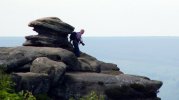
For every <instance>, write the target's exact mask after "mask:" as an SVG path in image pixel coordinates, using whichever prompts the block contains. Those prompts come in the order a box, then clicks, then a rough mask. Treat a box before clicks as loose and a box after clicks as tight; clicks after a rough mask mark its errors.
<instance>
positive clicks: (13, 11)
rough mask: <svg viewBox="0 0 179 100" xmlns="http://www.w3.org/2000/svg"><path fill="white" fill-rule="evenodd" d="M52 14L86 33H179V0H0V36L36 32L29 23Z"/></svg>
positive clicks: (141, 34) (154, 34)
mask: <svg viewBox="0 0 179 100" xmlns="http://www.w3.org/2000/svg"><path fill="white" fill-rule="evenodd" d="M49 16H56V17H59V18H60V19H61V20H63V21H64V22H67V23H69V24H70V25H72V26H74V27H75V28H76V29H75V30H76V31H79V30H80V29H81V28H84V29H85V30H86V32H85V36H179V0H0V27H1V28H0V36H27V35H33V34H36V33H35V32H33V31H32V28H30V27H28V26H27V25H28V23H29V22H30V21H32V20H35V19H38V18H41V17H49Z"/></svg>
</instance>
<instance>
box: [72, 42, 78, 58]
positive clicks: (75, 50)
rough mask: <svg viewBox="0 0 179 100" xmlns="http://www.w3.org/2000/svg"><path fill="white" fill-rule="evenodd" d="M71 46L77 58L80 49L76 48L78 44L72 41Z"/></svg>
mask: <svg viewBox="0 0 179 100" xmlns="http://www.w3.org/2000/svg"><path fill="white" fill-rule="evenodd" d="M73 46H74V53H75V55H76V56H77V57H79V56H80V49H79V46H78V42H77V41H73Z"/></svg>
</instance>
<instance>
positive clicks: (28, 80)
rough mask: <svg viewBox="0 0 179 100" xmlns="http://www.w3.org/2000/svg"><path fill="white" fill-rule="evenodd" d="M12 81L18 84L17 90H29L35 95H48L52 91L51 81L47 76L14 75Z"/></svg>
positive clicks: (33, 74)
mask: <svg viewBox="0 0 179 100" xmlns="http://www.w3.org/2000/svg"><path fill="white" fill-rule="evenodd" d="M12 79H13V80H14V82H15V83H16V86H15V88H16V90H17V91H21V90H28V91H30V92H32V93H33V94H46V93H47V92H48V91H49V89H50V79H49V76H48V75H47V74H39V73H31V72H28V73H13V74H12Z"/></svg>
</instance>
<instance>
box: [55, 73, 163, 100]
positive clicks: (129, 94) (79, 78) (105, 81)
mask: <svg viewBox="0 0 179 100" xmlns="http://www.w3.org/2000/svg"><path fill="white" fill-rule="evenodd" d="M63 85H64V86H65V89H64V87H63V88H61V87H59V88H56V89H55V90H54V91H58V92H55V93H56V94H55V95H56V96H57V97H62V96H65V97H63V98H66V99H68V98H69V97H75V98H76V99H78V98H79V97H81V96H84V95H87V94H89V93H90V92H91V91H96V92H97V93H98V94H104V95H105V96H106V97H107V98H108V99H111V100H121V99H125V100H127V99H129V98H135V99H137V98H143V99H144V98H156V92H157V91H158V89H159V88H160V87H161V86H162V82H160V81H155V80H149V79H146V78H143V77H137V76H133V75H125V74H121V75H107V74H101V73H84V72H79V73H66V74H65V81H64V84H63ZM60 90H66V91H63V93H60V92H59V91H60Z"/></svg>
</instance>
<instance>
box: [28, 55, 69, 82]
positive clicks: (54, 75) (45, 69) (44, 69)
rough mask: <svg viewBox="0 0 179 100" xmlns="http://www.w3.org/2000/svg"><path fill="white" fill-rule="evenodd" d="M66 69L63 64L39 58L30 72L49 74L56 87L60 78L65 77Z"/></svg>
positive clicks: (33, 63)
mask: <svg viewBox="0 0 179 100" xmlns="http://www.w3.org/2000/svg"><path fill="white" fill-rule="evenodd" d="M66 67H67V66H66V65H65V64H64V63H63V62H57V61H53V60H50V59H48V58H46V57H39V58H36V59H35V60H34V61H33V62H32V66H31V68H30V72H33V73H45V74H48V75H49V77H50V80H51V82H52V85H56V84H57V83H58V82H59V81H60V78H62V77H63V75H64V73H65V71H66Z"/></svg>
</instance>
